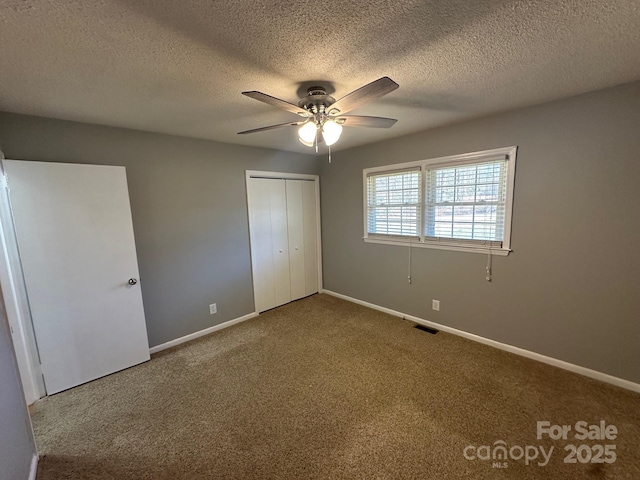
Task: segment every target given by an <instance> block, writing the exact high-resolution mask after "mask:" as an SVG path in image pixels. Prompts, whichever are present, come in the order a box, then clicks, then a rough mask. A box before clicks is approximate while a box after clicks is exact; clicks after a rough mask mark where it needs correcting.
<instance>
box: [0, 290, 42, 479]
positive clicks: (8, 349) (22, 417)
mask: <svg viewBox="0 0 640 480" xmlns="http://www.w3.org/2000/svg"><path fill="white" fill-rule="evenodd" d="M35 453H36V447H35V443H34V441H33V435H32V432H31V424H30V423H29V416H28V414H27V407H26V402H25V400H24V396H23V394H22V384H21V383H20V374H19V373H18V364H17V363H16V356H15V353H14V352H13V343H12V341H11V334H10V333H9V324H8V323H7V316H6V312H5V309H4V300H3V299H2V294H1V293H0V478H1V479H3V480H24V479H27V478H29V470H30V468H31V460H32V458H33V456H34V455H35Z"/></svg>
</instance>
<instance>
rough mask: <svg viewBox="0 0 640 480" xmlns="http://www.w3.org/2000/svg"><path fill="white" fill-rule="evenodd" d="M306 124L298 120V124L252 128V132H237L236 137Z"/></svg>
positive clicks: (304, 121)
mask: <svg viewBox="0 0 640 480" xmlns="http://www.w3.org/2000/svg"><path fill="white" fill-rule="evenodd" d="M303 123H307V122H306V120H300V121H299V122H288V123H279V124H278V125H269V126H268V127H261V128H254V129H253V130H245V131H244V132H238V135H245V134H247V133H256V132H264V131H265V130H273V129H274V128H281V127H295V126H297V125H302V124H303Z"/></svg>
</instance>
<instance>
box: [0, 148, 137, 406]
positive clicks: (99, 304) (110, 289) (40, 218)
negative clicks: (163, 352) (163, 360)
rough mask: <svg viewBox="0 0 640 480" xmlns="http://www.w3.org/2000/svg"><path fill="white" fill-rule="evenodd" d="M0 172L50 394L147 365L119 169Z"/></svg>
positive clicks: (52, 167) (33, 165)
mask: <svg viewBox="0 0 640 480" xmlns="http://www.w3.org/2000/svg"><path fill="white" fill-rule="evenodd" d="M4 167H5V172H6V174H7V178H8V184H9V192H10V199H11V205H12V208H13V215H14V222H15V227H16V236H17V239H18V246H19V249H20V256H21V260H22V267H23V270H24V279H25V283H26V287H27V292H28V295H29V304H30V307H31V314H32V319H33V326H34V330H35V335H36V340H37V344H38V351H39V353H40V359H41V362H42V371H43V375H44V378H45V383H46V388H47V393H48V394H53V393H56V392H59V391H62V390H65V389H67V388H70V387H73V386H76V385H79V384H81V383H85V382H88V381H90V380H94V379H96V378H99V377H102V376H104V375H108V374H110V373H113V372H116V371H118V370H122V369H124V368H127V367H130V366H133V365H136V364H138V363H141V362H144V361H146V360H148V359H149V344H148V340H147V332H146V326H145V319H144V310H143V306H142V295H141V292H140V284H139V283H135V284H134V285H130V284H129V283H128V281H129V279H135V280H136V281H137V279H138V276H139V275H138V262H137V257H136V251H135V241H134V235H133V224H132V221H131V209H130V205H129V193H128V189H127V179H126V173H125V169H124V167H113V166H98V165H73V164H61V163H45V162H23V161H11V160H5V161H4ZM132 283H133V281H132Z"/></svg>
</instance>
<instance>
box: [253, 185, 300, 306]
mask: <svg viewBox="0 0 640 480" xmlns="http://www.w3.org/2000/svg"><path fill="white" fill-rule="evenodd" d="M248 187H249V229H250V234H251V267H252V271H253V288H254V290H255V292H254V295H255V301H256V310H257V311H258V312H264V311H265V310H269V309H270V308H274V307H278V306H280V305H283V304H285V303H287V302H290V301H291V286H290V285H291V282H290V275H289V241H288V235H287V195H286V189H285V182H284V181H283V180H280V179H272V178H250V179H249V180H248Z"/></svg>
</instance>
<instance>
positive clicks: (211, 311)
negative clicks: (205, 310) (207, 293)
mask: <svg viewBox="0 0 640 480" xmlns="http://www.w3.org/2000/svg"><path fill="white" fill-rule="evenodd" d="M214 313H218V305H216V304H215V303H212V304H211V305H209V315H213V314H214Z"/></svg>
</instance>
